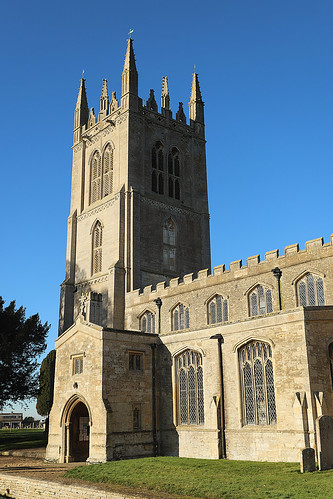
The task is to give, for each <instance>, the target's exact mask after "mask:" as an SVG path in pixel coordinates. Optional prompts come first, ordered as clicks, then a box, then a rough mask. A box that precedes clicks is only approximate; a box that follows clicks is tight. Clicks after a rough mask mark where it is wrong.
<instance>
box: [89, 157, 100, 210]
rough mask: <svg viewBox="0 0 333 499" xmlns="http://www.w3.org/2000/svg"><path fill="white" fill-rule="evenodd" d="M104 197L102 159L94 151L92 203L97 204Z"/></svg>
mask: <svg viewBox="0 0 333 499" xmlns="http://www.w3.org/2000/svg"><path fill="white" fill-rule="evenodd" d="M101 196H102V157H101V153H100V152H99V151H94V152H93V154H92V157H91V161H90V203H89V204H92V203H95V201H98V200H99V199H101Z"/></svg>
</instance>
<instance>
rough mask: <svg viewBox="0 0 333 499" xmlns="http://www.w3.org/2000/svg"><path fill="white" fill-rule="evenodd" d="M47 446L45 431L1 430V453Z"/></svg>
mask: <svg viewBox="0 0 333 499" xmlns="http://www.w3.org/2000/svg"><path fill="white" fill-rule="evenodd" d="M45 446H46V438H45V433H44V431H43V430H11V431H10V430H0V451H2V450H12V449H30V448H32V447H45Z"/></svg>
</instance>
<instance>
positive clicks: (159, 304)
mask: <svg viewBox="0 0 333 499" xmlns="http://www.w3.org/2000/svg"><path fill="white" fill-rule="evenodd" d="M154 302H155V303H156V305H157V308H158V331H157V334H160V332H161V306H162V300H161V298H160V297H158V298H156V300H154Z"/></svg>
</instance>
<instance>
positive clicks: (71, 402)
mask: <svg viewBox="0 0 333 499" xmlns="http://www.w3.org/2000/svg"><path fill="white" fill-rule="evenodd" d="M79 402H82V403H83V404H84V405H85V406H86V408H87V410H88V414H89V420H90V426H92V424H93V420H92V413H91V409H90V406H89V404H88V402H87V400H86V399H85V397H84V396H83V395H81V394H80V393H75V395H72V396H71V397H70V398H69V399H68V400H67V402H66V403H65V405H64V407H63V409H62V412H61V416H60V426H63V425H64V424H66V423H68V422H69V419H70V416H71V413H72V412H73V409H74V407H75V405H76V404H78V403H79Z"/></svg>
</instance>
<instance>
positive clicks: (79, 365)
mask: <svg viewBox="0 0 333 499" xmlns="http://www.w3.org/2000/svg"><path fill="white" fill-rule="evenodd" d="M82 372H83V355H80V356H79V357H74V358H73V374H81V373H82Z"/></svg>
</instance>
